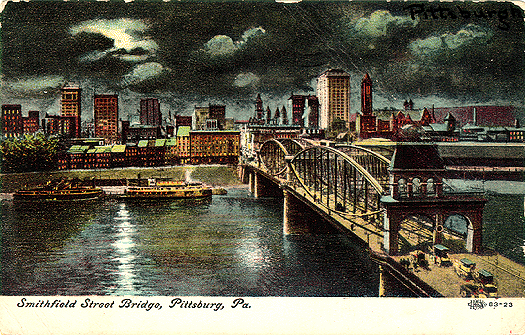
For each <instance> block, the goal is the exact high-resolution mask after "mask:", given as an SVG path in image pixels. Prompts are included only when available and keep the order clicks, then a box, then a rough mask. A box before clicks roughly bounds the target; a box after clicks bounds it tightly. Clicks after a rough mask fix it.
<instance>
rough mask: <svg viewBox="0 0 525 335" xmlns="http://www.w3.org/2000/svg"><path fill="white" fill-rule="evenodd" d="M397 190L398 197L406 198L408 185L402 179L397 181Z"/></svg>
mask: <svg viewBox="0 0 525 335" xmlns="http://www.w3.org/2000/svg"><path fill="white" fill-rule="evenodd" d="M397 189H398V191H399V196H400V197H401V198H407V197H408V185H407V181H406V180H405V179H403V178H401V179H399V181H398V182H397Z"/></svg>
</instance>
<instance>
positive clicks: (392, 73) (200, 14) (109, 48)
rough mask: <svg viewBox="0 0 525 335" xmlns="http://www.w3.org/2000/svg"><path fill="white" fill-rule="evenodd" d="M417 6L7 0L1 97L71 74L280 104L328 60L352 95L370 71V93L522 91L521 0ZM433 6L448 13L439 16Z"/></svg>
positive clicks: (101, 85)
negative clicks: (345, 76) (517, 3)
mask: <svg viewBox="0 0 525 335" xmlns="http://www.w3.org/2000/svg"><path fill="white" fill-rule="evenodd" d="M412 5H414V3H411V4H410V6H412ZM415 5H418V6H420V7H408V6H409V5H407V4H406V3H402V2H390V3H386V2H302V3H299V4H282V3H273V2H213V3H210V2H177V3H171V2H170V3H147V2H133V3H121V2H120V3H113V2H106V3H101V2H77V3H70V2H49V1H45V2H43V1H40V2H39V1H33V2H28V3H14V2H10V3H8V4H7V5H6V7H5V10H4V12H3V13H2V37H3V80H4V82H7V83H11V84H13V85H9V86H10V88H9V90H8V91H9V93H8V97H9V96H16V95H19V96H20V95H23V96H26V97H28V96H31V95H34V96H40V97H41V95H42V94H41V93H39V90H41V89H44V88H42V87H43V86H45V89H46V91H47V92H49V91H51V89H53V88H54V89H55V90H56V89H57V88H58V87H60V85H61V82H62V81H70V80H72V81H77V82H84V83H89V85H92V86H93V88H94V89H96V90H100V89H106V90H111V91H115V92H126V93H125V94H126V96H127V97H128V98H127V101H130V103H131V101H133V98H132V96H133V94H134V93H135V94H136V96H137V97H139V96H146V95H153V96H154V95H156V96H162V97H164V98H165V99H171V100H172V101H177V104H178V105H179V108H182V107H181V104H186V108H187V109H188V108H191V107H192V106H193V105H195V104H199V103H202V102H221V103H227V104H229V105H232V106H238V108H241V109H242V108H249V109H250V112H251V110H252V109H253V106H252V105H253V102H252V100H253V98H254V97H255V96H256V94H257V93H262V94H264V96H265V97H267V98H268V99H270V100H275V101H278V100H279V99H281V100H282V101H283V102H282V104H284V103H286V99H287V97H289V95H290V94H291V93H292V92H295V93H300V92H304V93H311V94H314V93H315V78H316V77H317V76H318V75H319V73H321V72H322V71H323V70H325V69H327V68H329V67H338V68H343V69H345V70H347V71H348V72H350V73H351V74H352V80H353V87H354V91H356V92H353V93H352V94H353V97H354V98H355V96H356V93H357V92H358V89H359V88H358V87H359V81H360V79H361V77H362V75H363V74H364V73H365V72H369V73H370V74H371V75H372V78H373V79H374V89H375V91H376V92H377V93H378V98H379V96H382V97H383V98H385V99H387V100H388V99H390V98H393V99H395V98H398V97H403V96H407V95H416V94H419V95H420V96H421V97H423V96H425V95H439V96H440V97H441V98H454V99H457V98H463V99H467V100H468V99H472V100H476V101H489V100H491V99H495V98H501V99H507V100H509V101H511V102H516V101H517V102H520V103H522V102H523V94H524V92H525V90H524V82H525V80H524V79H525V78H524V77H525V76H524V73H523V69H524V68H525V67H524V57H525V56H524V52H523V51H524V50H525V47H524V35H523V34H524V32H523V19H522V18H520V17H518V16H517V14H516V13H517V12H516V9H515V8H517V7H514V6H513V5H512V4H510V3H476V4H474V3H472V4H468V3H448V4H447V3H424V4H423V3H421V4H417V3H415ZM414 8H416V9H417V12H415V11H414ZM438 9H440V10H441V12H443V11H445V10H448V12H447V13H449V12H452V11H454V12H455V13H457V15H456V17H455V18H452V17H451V16H450V15H449V16H447V17H446V18H444V17H442V15H441V14H440V13H441V12H440V11H438ZM466 12H469V13H470V14H469V15H470V16H469V17H462V16H461V15H464V14H461V13H466ZM489 13H492V14H490V15H489ZM505 13H506V17H504V16H505V15H504V14H505ZM503 28H505V29H503ZM3 94H4V96H6V94H7V93H6V91H5V90H4V92H3ZM354 105H355V106H353V107H352V110H353V111H354V112H355V111H357V110H358V108H359V103H356V104H354ZM188 106H189V107H188ZM356 106H357V107H356ZM275 107H277V106H271V108H272V110H273V109H274V108H275ZM135 109H136V108H134V107H130V108H129V110H132V111H134V110H135ZM243 116H244V115H243Z"/></svg>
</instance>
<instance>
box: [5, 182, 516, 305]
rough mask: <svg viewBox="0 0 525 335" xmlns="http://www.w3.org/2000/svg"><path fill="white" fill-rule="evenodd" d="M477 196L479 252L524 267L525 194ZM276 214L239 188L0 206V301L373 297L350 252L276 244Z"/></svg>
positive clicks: (270, 203) (370, 268)
mask: <svg viewBox="0 0 525 335" xmlns="http://www.w3.org/2000/svg"><path fill="white" fill-rule="evenodd" d="M512 185H514V184H512ZM505 189H506V190H511V189H513V188H512V187H506V188H505ZM485 191H487V193H486V197H487V199H488V200H489V201H488V203H487V205H486V207H485V210H484V224H483V242H484V245H485V246H488V247H490V248H493V249H495V250H497V251H499V252H500V253H502V254H504V255H506V256H507V257H509V258H511V259H513V260H514V261H516V262H519V263H522V264H525V250H524V249H525V219H524V194H525V192H523V191H522V190H521V189H519V188H518V191H513V192H508V193H512V194H498V193H495V192H494V190H490V189H489V190H485ZM282 211H283V210H282V200H279V199H272V198H254V197H253V196H252V195H251V194H250V193H249V191H248V189H247V188H246V187H233V188H229V189H228V194H227V195H220V196H214V197H213V198H212V199H211V200H206V201H195V200H175V201H174V200H169V201H168V200H167V201H158V202H127V201H124V200H117V199H113V200H103V201H96V202H84V203H76V204H74V205H72V204H68V205H66V204H62V205H46V206H35V205H31V206H26V207H23V206H21V205H17V204H14V203H13V202H11V201H3V202H2V203H1V213H2V221H1V243H2V244H1V252H2V254H1V260H2V261H1V267H2V271H1V285H0V287H1V292H0V293H1V295H118V296H121V295H139V296H171V295H187V296H270V297H271V296H281V297H297V296H299V297H302V296H304V297H334V296H335V297H374V296H378V288H379V271H378V268H377V266H376V265H375V264H374V263H372V262H371V261H370V259H369V257H368V254H367V253H366V252H363V249H362V247H361V246H360V245H359V243H356V242H355V241H353V240H351V239H349V238H348V237H346V236H344V235H341V234H326V235H316V236H312V235H304V236H284V235H283V233H282V229H283V228H282V220H283V217H282Z"/></svg>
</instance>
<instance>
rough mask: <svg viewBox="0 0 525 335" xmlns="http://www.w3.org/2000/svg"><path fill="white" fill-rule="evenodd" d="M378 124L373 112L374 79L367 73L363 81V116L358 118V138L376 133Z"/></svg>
mask: <svg viewBox="0 0 525 335" xmlns="http://www.w3.org/2000/svg"><path fill="white" fill-rule="evenodd" d="M376 122H377V121H376V116H375V115H374V114H373V110H372V79H370V76H369V75H368V73H367V74H366V75H365V76H364V77H363V80H362V81H361V114H358V115H357V118H356V130H357V134H358V136H360V137H361V136H364V135H362V134H366V133H369V132H375V131H376V130H377V125H376Z"/></svg>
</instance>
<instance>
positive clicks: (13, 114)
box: [0, 105, 23, 138]
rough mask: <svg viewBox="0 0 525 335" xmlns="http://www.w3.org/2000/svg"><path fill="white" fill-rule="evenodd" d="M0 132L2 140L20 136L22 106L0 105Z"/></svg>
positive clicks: (21, 130) (21, 129)
mask: <svg viewBox="0 0 525 335" xmlns="http://www.w3.org/2000/svg"><path fill="white" fill-rule="evenodd" d="M0 121H1V131H2V137H3V138H13V137H18V136H20V135H22V132H23V123H22V105H2V119H1V120H0Z"/></svg>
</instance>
